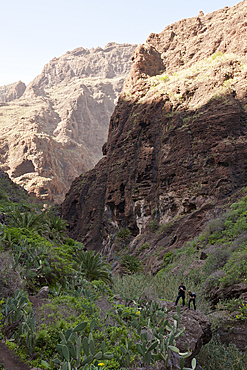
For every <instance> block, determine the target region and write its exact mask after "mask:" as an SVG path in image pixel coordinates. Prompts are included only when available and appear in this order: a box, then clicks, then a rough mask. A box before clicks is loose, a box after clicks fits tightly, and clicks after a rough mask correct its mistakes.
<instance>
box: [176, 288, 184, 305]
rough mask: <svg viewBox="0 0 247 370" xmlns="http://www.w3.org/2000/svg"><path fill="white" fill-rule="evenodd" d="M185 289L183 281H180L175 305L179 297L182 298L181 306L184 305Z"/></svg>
mask: <svg viewBox="0 0 247 370" xmlns="http://www.w3.org/2000/svg"><path fill="white" fill-rule="evenodd" d="M185 291H186V288H185V286H184V283H181V285H179V288H178V296H177V299H176V302H175V306H176V305H177V304H178V301H179V299H180V298H181V297H182V300H183V306H184V305H185Z"/></svg>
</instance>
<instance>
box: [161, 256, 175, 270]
mask: <svg viewBox="0 0 247 370" xmlns="http://www.w3.org/2000/svg"><path fill="white" fill-rule="evenodd" d="M173 258H174V255H173V253H172V252H167V253H165V254H164V257H163V267H166V266H167V265H169V264H170V263H172V261H173Z"/></svg>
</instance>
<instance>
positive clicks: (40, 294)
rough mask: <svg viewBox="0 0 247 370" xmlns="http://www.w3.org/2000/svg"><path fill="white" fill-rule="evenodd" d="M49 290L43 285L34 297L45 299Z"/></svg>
mask: <svg viewBox="0 0 247 370" xmlns="http://www.w3.org/2000/svg"><path fill="white" fill-rule="evenodd" d="M49 291H50V289H49V287H48V286H43V287H42V288H41V289H40V290H39V291H38V293H37V294H36V298H39V299H47V298H48V294H49Z"/></svg>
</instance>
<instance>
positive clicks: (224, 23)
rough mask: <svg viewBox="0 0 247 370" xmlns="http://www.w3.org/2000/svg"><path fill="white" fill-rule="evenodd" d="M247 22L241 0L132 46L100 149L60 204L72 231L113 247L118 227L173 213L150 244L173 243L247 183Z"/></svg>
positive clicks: (138, 227)
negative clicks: (127, 70) (100, 155)
mask: <svg viewBox="0 0 247 370" xmlns="http://www.w3.org/2000/svg"><path fill="white" fill-rule="evenodd" d="M246 27H247V1H243V2H241V3H240V4H238V5H236V6H235V7H233V8H224V9H222V10H219V11H217V12H214V13H211V14H208V15H205V16H200V17H195V18H190V19H185V20H182V21H180V22H177V23H175V24H173V25H171V26H168V27H166V29H165V30H164V31H163V32H161V33H160V34H159V35H154V34H151V35H150V36H149V38H148V40H147V42H146V44H143V45H140V46H138V47H137V49H136V50H135V52H134V54H133V57H132V60H133V64H132V67H131V71H130V74H129V76H128V78H127V79H126V81H125V84H124V88H123V91H122V93H121V95H120V98H119V100H118V104H117V106H116V108H115V111H114V113H113V115H112V117H111V122H110V128H109V135H108V142H107V145H105V146H104V148H103V150H104V154H105V156H104V158H103V159H102V160H101V161H100V162H99V163H98V164H97V165H96V166H95V168H94V169H93V170H92V171H90V172H88V173H87V174H85V175H82V176H80V177H78V178H77V179H76V180H75V181H74V182H73V184H72V186H71V189H70V191H69V193H68V194H67V196H66V199H65V201H64V202H63V204H62V214H63V217H65V218H66V219H67V220H68V222H69V225H70V233H71V236H72V237H74V238H77V239H78V240H81V241H83V242H84V243H85V245H86V246H87V247H88V248H91V249H96V250H103V251H104V252H105V253H111V252H112V238H111V236H114V235H115V234H116V232H117V230H118V229H121V228H124V227H128V228H129V229H130V231H131V233H132V235H133V236H138V235H139V234H141V233H142V232H143V231H144V230H145V229H146V228H147V225H148V224H149V223H150V222H151V221H153V222H154V223H155V222H159V223H160V224H166V223H167V222H170V226H169V229H167V230H164V232H161V233H160V234H159V235H158V236H157V235H156V236H154V237H153V239H154V240H153V244H154V245H155V246H162V248H163V249H164V250H166V249H167V250H168V249H169V248H170V246H171V245H172V246H173V248H176V247H179V246H181V245H182V244H183V243H184V242H186V241H187V240H188V239H190V238H191V237H194V235H195V234H197V233H199V232H200V231H201V229H202V226H203V225H204V224H205V222H206V221H207V220H209V219H210V217H212V216H215V215H216V214H217V212H218V209H217V207H216V206H215V205H217V204H219V203H220V202H221V203H222V202H223V203H224V201H225V199H227V197H229V196H230V195H232V194H233V193H234V192H235V191H236V190H237V189H239V188H240V187H242V186H243V185H244V184H246V160H245V158H246V154H247V153H246V151H247V136H246V134H247V131H246V121H247V115H246V107H247V105H246V103H247V99H246V87H245V86H246V82H245V81H246V76H247V59H246V57H245V55H246V50H247V37H246ZM171 221H173V223H171ZM154 258H155V257H154ZM154 262H155V261H153V259H152V258H150V265H154Z"/></svg>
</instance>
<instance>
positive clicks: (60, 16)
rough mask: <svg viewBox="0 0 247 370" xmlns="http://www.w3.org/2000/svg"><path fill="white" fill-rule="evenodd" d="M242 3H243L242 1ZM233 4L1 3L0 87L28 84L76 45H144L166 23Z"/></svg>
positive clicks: (140, 0) (226, 0) (149, 0)
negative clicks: (112, 43)
mask: <svg viewBox="0 0 247 370" xmlns="http://www.w3.org/2000/svg"><path fill="white" fill-rule="evenodd" d="M245 1H247V0H245ZM238 2H239V1H237V0H200V1H199V0H0V86H2V85H6V84H9V83H13V82H16V81H19V80H22V81H24V82H25V83H26V84H27V83H29V82H30V81H32V80H33V79H34V77H36V76H37V75H38V74H40V73H41V71H42V69H43V66H44V65H45V64H46V63H48V62H49V61H50V60H51V59H52V58H53V57H59V56H61V55H62V54H65V53H66V52H67V51H68V50H73V49H75V48H77V47H79V46H82V47H84V48H91V47H97V46H101V47H104V46H105V45H106V44H107V43H108V42H110V41H115V42H117V43H136V44H141V43H144V42H145V41H146V39H147V38H148V36H149V34H150V33H151V32H155V33H159V32H161V31H162V30H163V29H164V28H165V27H166V26H167V25H168V24H171V23H174V22H176V21H179V20H180V19H183V18H188V17H194V16H197V15H198V13H199V11H200V10H202V11H203V12H204V14H206V13H210V12H212V11H214V10H218V9H221V8H223V7H225V6H233V5H235V4H237V3H238Z"/></svg>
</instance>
